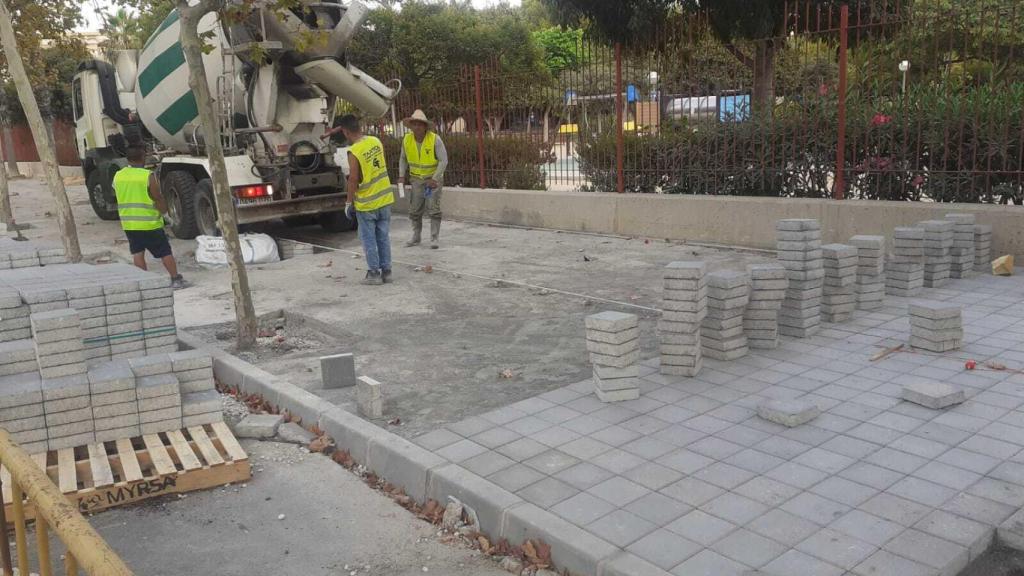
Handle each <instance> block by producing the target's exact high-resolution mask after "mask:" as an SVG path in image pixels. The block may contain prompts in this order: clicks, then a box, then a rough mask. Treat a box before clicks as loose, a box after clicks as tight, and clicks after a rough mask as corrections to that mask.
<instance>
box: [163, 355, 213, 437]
mask: <svg viewBox="0 0 1024 576" xmlns="http://www.w3.org/2000/svg"><path fill="white" fill-rule="evenodd" d="M170 358H171V367H172V370H173V371H174V376H175V378H177V379H178V390H179V391H180V392H181V424H182V426H184V427H186V428H187V427H190V426H201V425H203V424H213V423H214V422H220V421H222V420H224V413H223V412H222V411H221V399H220V394H219V393H218V392H217V390H216V387H215V383H214V380H213V358H211V357H210V355H209V354H203V353H202V352H199V351H196V350H186V351H183V352H175V353H173V354H171V355H170Z"/></svg>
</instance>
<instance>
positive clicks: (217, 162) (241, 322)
mask: <svg viewBox="0 0 1024 576" xmlns="http://www.w3.org/2000/svg"><path fill="white" fill-rule="evenodd" d="M218 4H220V3H219V2H216V1H211V0H203V1H201V2H200V3H199V4H196V5H195V6H191V7H190V6H189V5H188V0H177V9H178V14H179V16H180V21H181V49H182V50H183V51H184V52H185V61H186V62H187V63H188V71H189V79H188V84H189V87H191V88H192V93H193V94H194V95H195V99H196V105H197V108H198V109H199V122H200V125H201V126H202V127H203V134H204V136H205V139H206V154H207V156H208V158H209V160H210V170H211V172H213V173H212V174H211V175H210V176H211V177H212V179H213V197H214V202H215V204H216V206H217V224H218V226H219V227H220V231H221V234H222V235H223V236H224V245H225V248H226V250H227V253H228V264H229V266H230V267H231V291H232V292H233V293H234V296H235V318H236V319H237V323H238V343H237V346H238V349H239V350H248V349H250V348H252V347H253V346H255V345H256V309H255V307H254V306H253V303H252V293H251V292H250V291H249V276H248V273H247V272H246V269H245V262H244V260H243V259H242V248H241V244H240V243H239V241H238V220H237V218H236V215H235V204H234V202H233V201H232V199H231V187H230V185H229V184H228V173H227V168H226V167H225V165H224V147H223V145H222V143H221V133H220V121H219V119H218V118H217V113H216V111H215V110H214V107H213V98H212V97H211V96H210V85H209V84H208V83H207V81H206V66H205V65H204V64H203V42H202V41H201V40H200V38H199V33H198V31H197V26H198V24H199V19H200V18H202V17H203V15H205V14H207V13H209V12H212V11H214V10H216V9H217V7H218Z"/></svg>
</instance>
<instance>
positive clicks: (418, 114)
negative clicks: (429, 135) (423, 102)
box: [402, 110, 434, 130]
mask: <svg viewBox="0 0 1024 576" xmlns="http://www.w3.org/2000/svg"><path fill="white" fill-rule="evenodd" d="M410 122H423V123H424V124H426V125H427V130H433V129H434V123H433V122H431V121H430V120H428V119H427V115H426V114H424V113H423V110H416V111H415V112H413V113H412V116H409V117H408V118H406V119H405V120H402V124H404V125H405V127H406V128H410V129H411V128H412V127H411V126H409V123H410Z"/></svg>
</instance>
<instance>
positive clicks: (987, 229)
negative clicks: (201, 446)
mask: <svg viewBox="0 0 1024 576" xmlns="http://www.w3.org/2000/svg"><path fill="white" fill-rule="evenodd" d="M974 270H975V271H976V272H987V273H989V274H991V273H992V226H991V225H989V224H975V225H974ZM2 313H3V310H0V314H2Z"/></svg>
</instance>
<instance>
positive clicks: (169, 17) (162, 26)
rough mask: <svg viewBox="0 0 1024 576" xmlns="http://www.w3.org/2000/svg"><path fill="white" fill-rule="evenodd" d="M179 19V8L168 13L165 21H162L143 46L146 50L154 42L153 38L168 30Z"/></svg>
mask: <svg viewBox="0 0 1024 576" xmlns="http://www.w3.org/2000/svg"><path fill="white" fill-rule="evenodd" d="M177 21H178V10H177V9H174V10H171V13H170V14H168V15H167V18H164V21H163V22H161V23H160V27H159V28H157V29H156V30H155V31H154V32H153V34H151V35H150V37H149V40H146V44H145V46H143V47H142V49H143V50H145V49H146V48H149V45H150V44H152V43H153V40H154V39H155V38H156V37H157V36H159V35H160V33H161V32H163V31H164V30H167V28H169V27H170V26H171V25H172V24H174V23H175V22H177Z"/></svg>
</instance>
